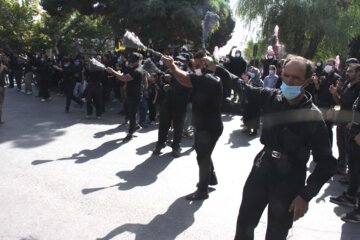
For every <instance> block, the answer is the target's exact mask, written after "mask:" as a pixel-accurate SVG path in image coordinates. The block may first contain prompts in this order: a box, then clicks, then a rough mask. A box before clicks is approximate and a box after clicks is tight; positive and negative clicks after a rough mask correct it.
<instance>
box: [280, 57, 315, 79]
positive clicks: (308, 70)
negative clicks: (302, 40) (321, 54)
mask: <svg viewBox="0 0 360 240" xmlns="http://www.w3.org/2000/svg"><path fill="white" fill-rule="evenodd" d="M290 62H291V63H292V64H295V63H297V64H299V67H301V66H303V67H304V70H305V71H304V72H305V80H308V79H310V78H311V77H312V75H313V73H314V64H313V63H312V62H311V61H310V60H308V59H306V58H304V57H301V56H296V55H289V56H288V57H287V58H286V60H285V63H284V68H285V67H286V65H287V64H289V63H290Z"/></svg>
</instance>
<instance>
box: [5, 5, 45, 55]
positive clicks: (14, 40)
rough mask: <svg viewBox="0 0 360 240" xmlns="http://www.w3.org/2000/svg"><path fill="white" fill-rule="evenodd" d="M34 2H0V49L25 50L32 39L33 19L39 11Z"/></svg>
mask: <svg viewBox="0 0 360 240" xmlns="http://www.w3.org/2000/svg"><path fill="white" fill-rule="evenodd" d="M37 6H38V4H37V1H36V0H23V1H22V2H19V1H17V0H0V47H3V48H4V47H5V46H6V47H10V48H11V49H12V50H26V49H28V47H29V45H30V44H31V40H32V37H33V32H32V29H33V27H34V25H35V19H34V17H35V16H36V15H37V14H38V11H39V9H38V8H37Z"/></svg>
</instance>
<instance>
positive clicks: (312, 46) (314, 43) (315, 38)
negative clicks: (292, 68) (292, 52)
mask: <svg viewBox="0 0 360 240" xmlns="http://www.w3.org/2000/svg"><path fill="white" fill-rule="evenodd" d="M323 38H324V34H323V33H322V32H317V33H316V34H314V35H312V37H311V39H310V43H309V46H308V48H307V51H306V52H305V55H304V57H306V58H307V59H312V58H313V57H314V55H315V53H316V51H317V49H318V46H319V44H320V43H321V41H322V40H323Z"/></svg>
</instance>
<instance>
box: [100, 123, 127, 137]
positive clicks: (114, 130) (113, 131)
mask: <svg viewBox="0 0 360 240" xmlns="http://www.w3.org/2000/svg"><path fill="white" fill-rule="evenodd" d="M126 130H127V127H126V126H125V125H123V124H121V125H119V126H117V127H115V128H112V129H109V130H106V131H103V132H98V133H95V134H94V138H102V137H105V136H106V135H112V134H116V133H119V132H123V131H126Z"/></svg>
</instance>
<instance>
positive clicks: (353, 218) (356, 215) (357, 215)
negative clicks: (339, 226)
mask: <svg viewBox="0 0 360 240" xmlns="http://www.w3.org/2000/svg"><path fill="white" fill-rule="evenodd" d="M341 220H343V221H344V222H348V223H360V212H359V211H357V210H354V211H352V212H349V213H346V214H344V215H343V216H341Z"/></svg>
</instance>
